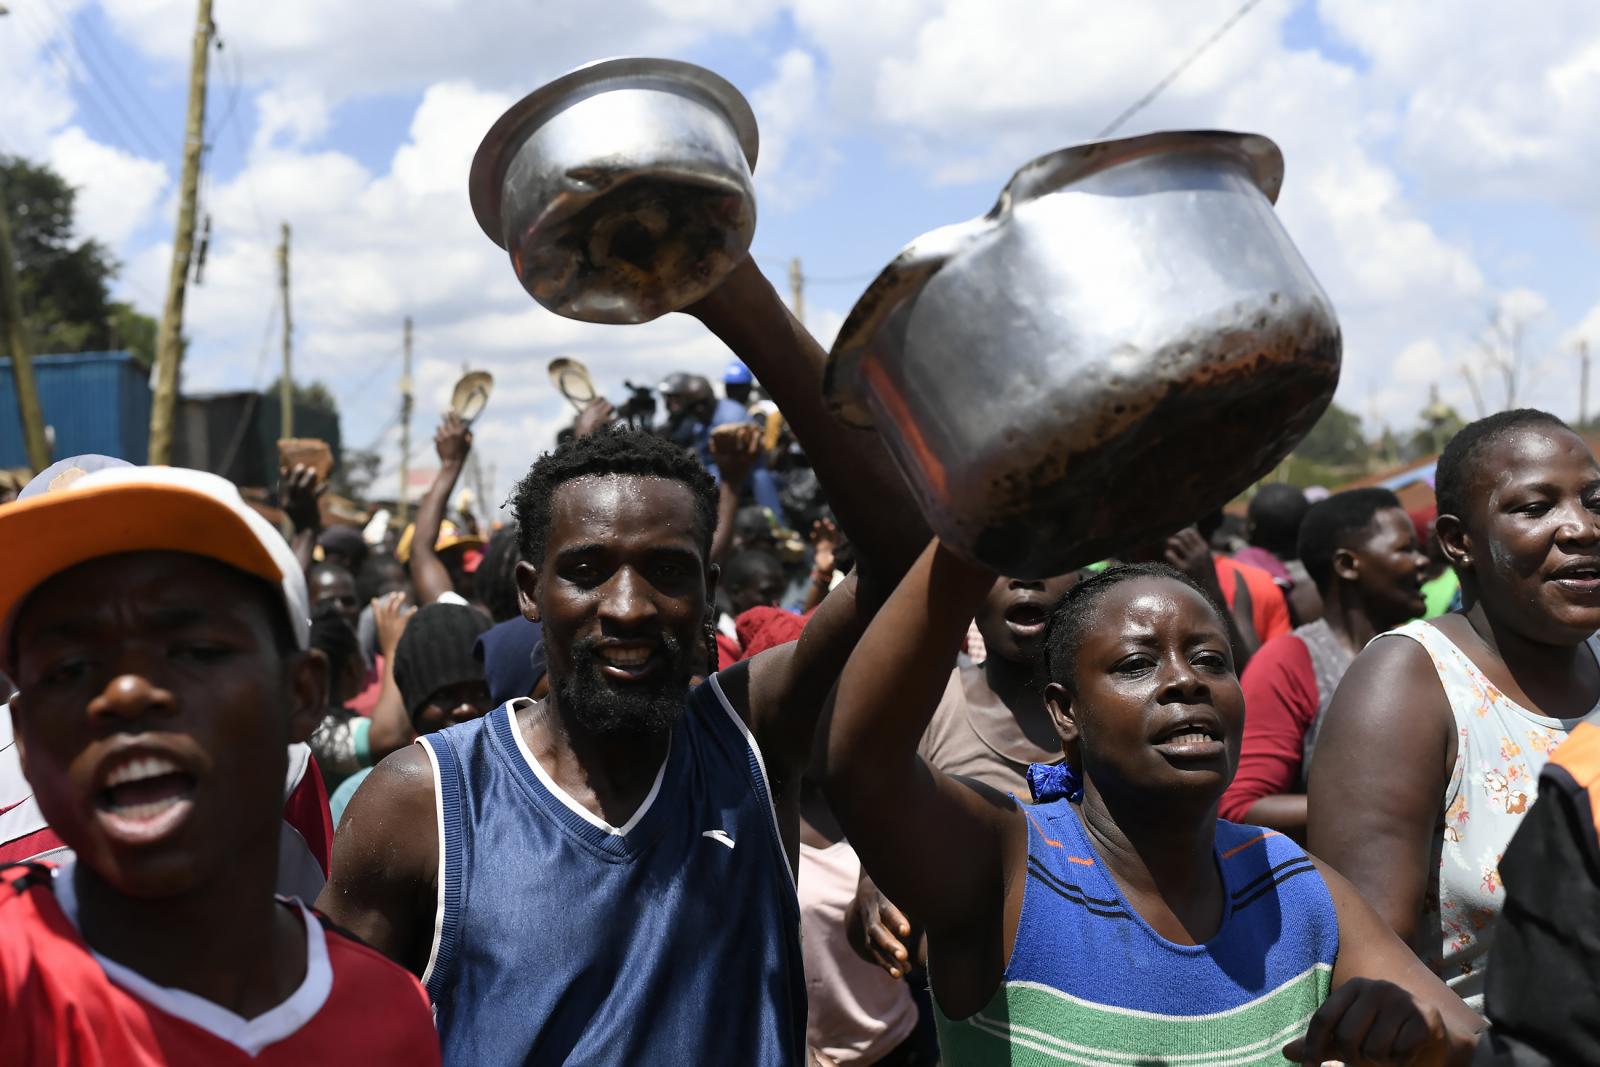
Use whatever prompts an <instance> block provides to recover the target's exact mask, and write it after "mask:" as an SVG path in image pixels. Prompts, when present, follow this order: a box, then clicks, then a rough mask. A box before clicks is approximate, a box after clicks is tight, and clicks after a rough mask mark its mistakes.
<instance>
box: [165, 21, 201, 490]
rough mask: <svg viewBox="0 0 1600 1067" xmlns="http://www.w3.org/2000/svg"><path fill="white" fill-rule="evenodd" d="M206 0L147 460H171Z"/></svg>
mask: <svg viewBox="0 0 1600 1067" xmlns="http://www.w3.org/2000/svg"><path fill="white" fill-rule="evenodd" d="M212 31H213V27H212V25H211V0H200V6H199V12H198V13H197V14H196V16H195V26H194V50H193V52H192V53H191V55H190V57H189V120H188V128H187V131H186V133H185V135H184V142H183V180H182V184H181V185H180V187H179V196H178V232H177V233H176V234H175V235H174V237H173V241H172V270H171V272H170V273H169V274H168V276H167V304H166V307H165V308H164V309H163V310H162V312H161V328H160V329H159V330H158V331H157V332H156V387H155V397H154V399H153V400H152V402H151V405H150V462H151V463H170V462H172V413H173V409H174V408H176V407H177V403H178V360H179V359H180V358H181V357H182V355H183V294H184V285H185V283H186V282H187V281H188V279H189V260H190V257H191V256H193V254H194V213H195V198H196V197H197V195H198V194H199V189H200V157H201V155H202V153H203V152H204V150H205V143H204V142H205V127H206V62H207V60H208V59H209V58H210V55H211V34H212Z"/></svg>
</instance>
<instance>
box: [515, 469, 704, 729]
mask: <svg viewBox="0 0 1600 1067" xmlns="http://www.w3.org/2000/svg"><path fill="white" fill-rule="evenodd" d="M700 523H701V519H700V516H699V512H698V509H697V508H696V506H695V498H694V494H693V492H692V490H690V489H689V487H688V486H686V485H684V484H683V483H681V482H678V481H674V480H672V479H669V478H656V477H649V476H637V475H595V476H590V477H585V478H576V479H573V480H572V481H569V482H566V483H564V484H563V485H561V486H559V487H558V488H557V489H556V491H555V494H554V496H553V497H552V499H551V509H550V532H549V535H548V537H547V538H546V539H545V555H544V560H543V561H542V564H541V566H540V567H539V568H538V569H535V568H534V567H533V565H531V564H529V563H527V562H523V563H520V564H518V566H517V585H518V589H519V591H520V593H521V597H522V605H523V612H524V614H526V615H528V617H530V618H533V619H535V620H537V621H538V622H540V623H541V624H542V625H543V627H544V642H545V652H546V655H547V656H548V659H549V670H550V682H551V689H552V691H553V692H554V694H555V697H556V701H557V705H558V706H559V707H560V708H561V709H562V711H563V713H564V714H565V715H566V716H567V718H568V721H569V722H572V723H575V724H577V725H579V726H582V727H583V728H585V729H587V730H589V731H591V732H594V733H602V734H604V733H638V732H656V731H659V730H662V729H665V728H666V727H667V726H669V725H670V724H671V723H672V721H673V720H674V719H676V718H677V717H678V716H679V715H680V714H682V711H683V707H684V698H685V696H686V695H687V693H688V687H689V679H690V677H691V676H692V675H693V674H694V673H695V671H696V670H697V669H699V667H700V666H701V664H700V663H698V662H697V660H696V650H697V649H698V648H699V646H700V643H701V641H700V635H701V628H702V626H703V624H704V621H705V618H706V603H707V601H708V599H709V597H710V596H711V594H712V592H713V586H714V582H715V575H714V572H712V573H708V571H707V567H706V561H705V546H704V531H703V530H702V529H701V525H700Z"/></svg>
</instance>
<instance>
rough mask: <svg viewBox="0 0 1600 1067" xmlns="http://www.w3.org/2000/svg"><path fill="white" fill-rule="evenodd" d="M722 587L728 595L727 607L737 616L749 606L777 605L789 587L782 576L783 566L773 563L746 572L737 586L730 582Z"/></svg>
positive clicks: (771, 606) (749, 607) (772, 606)
mask: <svg viewBox="0 0 1600 1067" xmlns="http://www.w3.org/2000/svg"><path fill="white" fill-rule="evenodd" d="M724 588H725V589H726V591H727V595H728V607H729V608H730V609H731V610H732V611H733V614H734V615H735V616H738V615H743V614H744V613H745V612H747V611H749V610H750V609H751V608H760V607H767V608H775V607H777V606H778V605H779V604H781V603H783V594H784V591H785V590H787V589H788V588H789V582H788V579H786V578H784V576H783V568H782V567H780V566H778V565H777V563H773V564H771V565H770V566H763V567H758V568H756V569H754V570H752V571H750V572H749V573H747V574H746V575H745V576H744V580H743V581H742V582H740V583H739V585H738V587H737V588H736V587H734V586H733V585H732V584H731V583H730V584H728V585H726V586H725V587H724Z"/></svg>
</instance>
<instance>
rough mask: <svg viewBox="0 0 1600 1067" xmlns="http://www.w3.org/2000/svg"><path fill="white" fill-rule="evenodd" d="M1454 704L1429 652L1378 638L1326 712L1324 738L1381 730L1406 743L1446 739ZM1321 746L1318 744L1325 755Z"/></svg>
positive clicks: (1404, 639)
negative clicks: (1447, 694)
mask: <svg viewBox="0 0 1600 1067" xmlns="http://www.w3.org/2000/svg"><path fill="white" fill-rule="evenodd" d="M1449 723H1450V704H1449V701H1448V699H1447V698H1446V697H1445V692H1444V686H1443V685H1442V684H1441V683H1440V681H1439V674H1438V672H1437V671H1436V670H1434V666H1433V659H1432V657H1431V656H1429V655H1428V650H1427V649H1425V648H1423V647H1422V645H1421V644H1419V643H1418V642H1416V641H1413V640H1412V639H1411V638H1409V637H1401V636H1399V635H1388V636H1384V637H1379V638H1378V639H1377V640H1375V641H1373V642H1372V643H1371V644H1370V645H1368V646H1367V647H1366V648H1364V649H1362V651H1361V654H1360V655H1358V656H1357V657H1356V658H1355V662H1354V663H1352V664H1351V665H1350V669H1349V671H1347V672H1346V673H1345V676H1344V678H1343V679H1342V680H1341V681H1340V682H1339V688H1338V690H1337V691H1336V692H1335V694H1334V697H1333V703H1332V704H1331V705H1330V706H1329V708H1328V718H1327V724H1326V727H1325V731H1326V732H1325V733H1324V738H1325V739H1329V740H1335V739H1337V738H1338V736H1339V735H1340V734H1341V733H1343V732H1346V731H1349V730H1352V729H1353V730H1354V731H1355V732H1357V733H1362V734H1364V733H1365V732H1366V731H1367V730H1368V729H1378V730H1382V731H1384V732H1385V733H1386V734H1387V735H1389V736H1392V737H1395V738H1397V739H1402V740H1414V739H1422V738H1435V737H1437V736H1438V735H1440V734H1441V733H1448V731H1449ZM1322 745H1323V742H1322V741H1319V742H1318V754H1319V755H1320V754H1321V751H1322Z"/></svg>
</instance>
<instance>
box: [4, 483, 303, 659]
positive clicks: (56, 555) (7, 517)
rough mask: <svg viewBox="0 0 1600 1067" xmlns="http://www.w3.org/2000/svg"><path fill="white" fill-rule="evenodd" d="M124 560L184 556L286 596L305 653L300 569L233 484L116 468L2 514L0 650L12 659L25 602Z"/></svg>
mask: <svg viewBox="0 0 1600 1067" xmlns="http://www.w3.org/2000/svg"><path fill="white" fill-rule="evenodd" d="M124 552H188V553H191V554H192V555H196V556H204V557H206V558H207V559H214V560H216V561H217V562H219V563H226V564H227V565H228V566H230V567H237V568H238V569H239V570H242V571H244V572H245V573H246V574H253V575H255V576H256V577H258V578H264V579H266V580H267V581H269V582H271V583H273V584H274V585H276V586H278V588H279V589H281V590H282V592H283V607H284V612H285V614H286V615H287V617H288V620H289V629H290V632H291V633H293V634H294V638H295V643H296V645H297V646H298V647H300V648H302V649H303V648H306V647H308V646H309V643H310V630H311V623H310V608H309V597H308V595H307V591H306V579H305V574H304V572H302V571H301V569H300V563H299V561H298V560H296V559H295V555H294V551H293V550H292V549H291V548H290V547H289V544H288V542H287V541H285V540H284V539H283V535H282V534H280V533H279V532H278V531H277V529H276V528H274V527H273V525H272V524H271V523H269V522H268V521H267V520H266V519H264V518H262V517H261V516H260V515H258V514H257V513H256V512H255V511H254V510H252V509H251V507H250V506H249V505H248V504H246V503H245V502H244V498H243V497H241V496H240V495H239V490H238V488H237V487H236V486H235V485H234V484H233V483H232V482H230V481H228V480H227V479H226V478H219V477H218V476H217V475H215V474H208V473H207V472H205V471H196V470H189V469H188V468H185V467H132V466H117V467H108V468H106V469H103V470H97V471H94V472H93V473H90V474H84V475H83V476H82V477H79V478H77V479H76V480H72V481H70V482H67V483H65V484H63V483H62V481H58V482H57V485H56V486H55V487H52V488H51V490H50V491H49V492H43V493H39V494H38V495H35V496H31V497H29V498H27V499H24V500H18V501H17V502H15V503H12V504H5V505H0V553H3V554H4V556H5V559H6V565H5V566H4V567H0V640H3V643H0V649H5V650H9V648H10V644H11V625H12V622H13V621H14V619H15V616H16V613H17V609H18V608H19V607H21V606H22V602H23V601H24V600H26V599H27V597H28V594H30V593H32V592H33V591H34V590H35V589H37V588H39V586H41V585H43V584H44V583H45V582H47V581H49V580H50V579H51V578H53V577H54V576H56V575H57V574H60V573H61V572H62V571H64V570H67V569H68V568H70V567H75V566H77V565H78V564H80V563H84V562H87V561H88V560H91V559H99V558H101V557H102V556H115V555H121V554H122V553H124ZM7 654H8V653H7Z"/></svg>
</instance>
